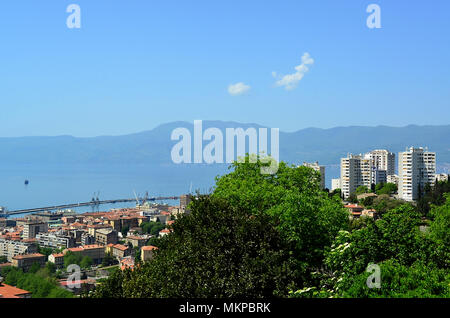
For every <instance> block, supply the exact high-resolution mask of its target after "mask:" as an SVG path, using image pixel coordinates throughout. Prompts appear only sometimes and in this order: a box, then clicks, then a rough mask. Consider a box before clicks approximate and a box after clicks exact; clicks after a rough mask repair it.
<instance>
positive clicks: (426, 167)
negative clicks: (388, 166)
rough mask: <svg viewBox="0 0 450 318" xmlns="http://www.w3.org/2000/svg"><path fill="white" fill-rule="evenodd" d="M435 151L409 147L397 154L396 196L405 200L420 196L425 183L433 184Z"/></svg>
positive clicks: (415, 198) (412, 199)
mask: <svg viewBox="0 0 450 318" xmlns="http://www.w3.org/2000/svg"><path fill="white" fill-rule="evenodd" d="M435 176H436V153H434V152H429V151H428V150H427V149H424V148H422V147H421V148H414V147H410V148H409V149H406V151H404V152H400V153H399V156H398V178H399V180H398V196H399V198H400V199H403V200H406V201H414V200H417V199H418V198H420V196H421V194H422V193H423V190H424V187H425V185H426V184H427V183H428V184H434V182H435Z"/></svg>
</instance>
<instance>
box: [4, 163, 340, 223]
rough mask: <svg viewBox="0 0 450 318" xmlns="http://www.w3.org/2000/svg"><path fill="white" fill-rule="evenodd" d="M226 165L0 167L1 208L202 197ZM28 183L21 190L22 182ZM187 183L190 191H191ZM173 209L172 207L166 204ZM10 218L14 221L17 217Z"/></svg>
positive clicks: (331, 172)
mask: <svg viewBox="0 0 450 318" xmlns="http://www.w3.org/2000/svg"><path fill="white" fill-rule="evenodd" d="M326 169H327V170H326V181H327V182H326V184H327V186H328V187H329V184H330V180H331V178H335V177H337V176H338V174H339V167H335V166H327V167H326ZM227 171H228V170H227V166H226V165H196V164H191V165H94V164H92V165H4V166H0V206H5V207H7V208H8V210H21V209H28V208H36V207H44V206H52V205H61V204H68V203H78V202H87V201H90V200H91V199H92V197H93V195H94V193H97V192H100V195H99V199H100V200H110V199H125V198H134V191H136V193H137V194H138V195H141V196H143V195H145V192H147V191H148V193H149V196H150V197H158V196H178V195H180V194H184V193H188V192H189V190H190V189H191V190H192V191H195V190H200V192H202V193H207V192H209V190H210V189H211V187H212V186H213V185H214V178H215V176H217V175H222V174H224V173H226V172H227ZM25 180H29V182H30V183H29V184H28V185H25V184H24V181H25ZM191 184H192V187H191ZM167 203H172V204H176V203H177V202H173V201H171V202H167ZM133 205H134V203H121V204H114V205H101V206H100V207H97V208H96V209H95V208H92V207H82V208H77V209H75V210H76V211H77V212H80V213H82V212H88V211H93V209H94V210H100V211H106V210H109V209H111V208H117V207H128V206H133ZM20 216H21V215H15V216H14V217H20Z"/></svg>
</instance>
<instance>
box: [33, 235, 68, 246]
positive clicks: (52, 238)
mask: <svg viewBox="0 0 450 318" xmlns="http://www.w3.org/2000/svg"><path fill="white" fill-rule="evenodd" d="M36 239H37V241H38V244H39V246H42V247H52V248H70V247H74V246H75V239H74V238H73V237H71V236H65V235H58V234H54V233H38V234H37V235H36Z"/></svg>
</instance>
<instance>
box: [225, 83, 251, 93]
mask: <svg viewBox="0 0 450 318" xmlns="http://www.w3.org/2000/svg"><path fill="white" fill-rule="evenodd" d="M249 90H250V86H249V85H245V84H244V83H242V82H239V83H236V84H231V85H229V86H228V93H230V95H232V96H237V95H242V94H244V93H245V92H248V91H249Z"/></svg>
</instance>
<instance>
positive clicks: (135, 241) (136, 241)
mask: <svg viewBox="0 0 450 318" xmlns="http://www.w3.org/2000/svg"><path fill="white" fill-rule="evenodd" d="M148 239H149V238H148V237H146V236H136V235H130V236H127V237H126V239H125V242H127V243H131V245H133V247H139V248H140V247H141V246H144V245H145V244H146V243H147V241H148Z"/></svg>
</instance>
